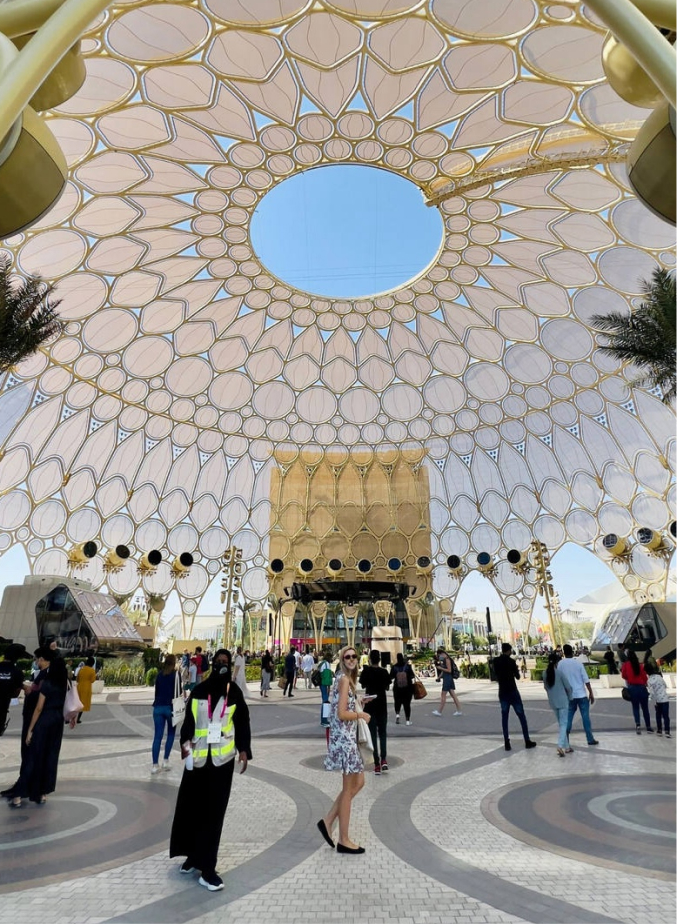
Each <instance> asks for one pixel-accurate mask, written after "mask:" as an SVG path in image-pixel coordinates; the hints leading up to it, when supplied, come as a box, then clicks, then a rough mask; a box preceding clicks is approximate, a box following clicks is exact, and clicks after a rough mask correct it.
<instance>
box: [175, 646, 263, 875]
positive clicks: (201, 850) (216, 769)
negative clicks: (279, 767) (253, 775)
mask: <svg viewBox="0 0 677 924" xmlns="http://www.w3.org/2000/svg"><path fill="white" fill-rule="evenodd" d="M196 712H197V715H198V721H197V726H196V721H195V713H196ZM208 719H209V721H211V722H218V721H220V723H221V726H222V737H221V739H220V742H219V743H218V744H214V745H212V746H210V745H207V744H206V741H207V737H206V735H207V732H206V730H205V729H206V727H207V725H208ZM231 722H232V728H231V726H230V723H231ZM196 731H197V732H200V731H201V732H202V736H201V735H199V734H197V735H196ZM231 736H234V747H232V749H231V750H230V751H229V750H228V748H229V744H232V740H231ZM250 745H251V729H250V725H249V709H248V707H247V704H246V702H245V700H244V696H243V695H242V691H241V690H240V688H239V687H238V685H237V684H236V683H231V656H230V652H229V651H226V650H225V649H223V648H221V649H219V651H217V652H216V654H215V655H214V659H213V661H212V670H211V673H210V675H209V677H208V678H207V679H206V680H205V681H203V682H202V683H199V684H198V685H197V686H196V687H195V689H194V690H193V691H192V693H191V695H190V698H189V700H188V703H187V705H186V717H185V719H184V722H183V726H182V727H181V754H182V756H183V757H184V758H186V757H188V755H189V753H191V751H192V750H193V749H195V751H194V753H195V754H196V755H198V754H199V753H200V749H201V748H202V749H207V750H208V753H207V756H206V760H204V759H203V761H202V762H201V760H200V759H199V758H197V759H195V761H194V767H193V769H192V770H189V769H188V768H187V767H184V771H183V777H182V778H181V785H180V787H179V794H178V797H177V801H176V810H175V812H174V822H173V824H172V833H171V838H170V842H169V856H170V857H176V856H179V857H186V858H187V859H186V861H185V862H184V863H182V864H181V867H180V871H181V872H182V873H192V872H193V870H199V871H200V873H201V876H200V880H199V882H200V885H202V886H204V887H205V888H207V889H209V891H210V892H216V891H219V890H220V889H222V888H223V881H222V879H221V878H220V877H219V876H218V874H217V872H216V861H217V857H218V852H219V843H220V841H221V831H222V829H223V819H224V817H225V814H226V809H227V808H228V799H229V798H230V788H231V785H232V782H233V772H234V768H235V755H236V753H237V755H238V760H239V762H240V764H241V765H242V766H241V769H240V773H244V772H245V770H246V769H247V761H249V760H251V759H252V754H251V748H250ZM213 748H215V749H216V750H215V753H216V755H217V756H216V757H215V759H214V760H212V750H213ZM224 755H225V756H224ZM200 764H201V765H200Z"/></svg>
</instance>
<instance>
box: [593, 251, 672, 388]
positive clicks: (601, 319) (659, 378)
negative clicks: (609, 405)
mask: <svg viewBox="0 0 677 924" xmlns="http://www.w3.org/2000/svg"><path fill="white" fill-rule="evenodd" d="M642 292H643V293H644V296H645V300H644V301H643V302H642V303H641V305H640V306H639V308H637V309H636V310H635V311H633V312H632V313H631V314H623V313H622V312H618V311H612V312H609V314H605V315H600V314H596V315H594V316H593V317H592V325H593V326H594V327H595V328H596V329H597V330H598V331H600V332H601V333H603V334H605V335H606V341H607V342H606V343H604V344H602V345H601V347H600V349H601V350H602V351H603V352H605V353H607V354H608V355H609V356H613V357H614V359H618V360H620V361H621V362H622V363H632V364H633V365H635V366H637V367H638V369H639V370H640V376H639V377H638V378H637V379H635V381H634V383H633V384H635V385H642V386H648V387H651V388H656V387H658V388H660V389H661V391H662V393H663V401H664V403H666V404H668V403H670V402H671V401H673V400H674V398H675V394H676V393H677V369H676V362H677V355H676V351H675V332H676V322H675V276H674V274H673V273H669V272H667V270H664V269H656V270H654V273H653V276H652V279H651V281H646V280H645V281H644V282H643V283H642Z"/></svg>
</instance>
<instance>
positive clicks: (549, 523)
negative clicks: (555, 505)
mask: <svg viewBox="0 0 677 924" xmlns="http://www.w3.org/2000/svg"><path fill="white" fill-rule="evenodd" d="M534 536H535V537H536V538H537V539H538V540H539V542H544V543H545V544H546V545H547V547H548V548H549V549H558V548H559V547H560V546H561V545H562V543H563V542H564V541H565V539H566V535H565V533H564V527H563V526H562V524H561V522H560V521H559V520H556V519H555V518H554V517H549V516H544V517H538V519H537V520H536V522H535V523H534Z"/></svg>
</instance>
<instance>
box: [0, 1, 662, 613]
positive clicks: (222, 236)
mask: <svg viewBox="0 0 677 924" xmlns="http://www.w3.org/2000/svg"><path fill="white" fill-rule="evenodd" d="M604 34H605V29H604V28H603V27H602V26H601V24H600V23H599V22H598V21H597V20H596V19H595V17H594V16H593V15H592V14H591V13H590V12H589V11H587V10H586V8H585V7H582V6H581V5H580V4H579V3H577V2H576V3H574V2H571V0H560V2H558V3H554V4H553V3H548V2H535V0H483V2H481V3H477V2H475V0H428V2H423V0H418V2H408V0H334V2H329V0H320V2H310V0H308V2H306V0H246V2H245V0H199V2H195V3H190V4H189V3H178V2H177V3H163V4H157V3H153V2H136V0H117V2H116V3H114V4H113V6H112V7H111V9H110V10H109V11H108V12H107V13H106V14H104V15H103V16H102V17H100V19H99V20H98V21H97V22H96V23H95V24H93V26H92V28H91V30H90V31H89V33H88V34H87V35H86V36H85V38H84V39H83V52H84V54H85V55H86V59H87V61H86V63H87V74H88V76H87V80H86V82H85V84H84V86H83V87H82V89H81V90H80V92H79V93H78V94H77V95H76V96H75V97H73V98H72V99H71V100H69V101H68V103H66V104H65V105H63V106H62V107H60V109H59V110H56V111H54V112H52V113H49V114H48V116H47V119H48V124H49V126H50V128H51V129H52V131H53V132H54V134H55V135H56V137H57V138H58V140H59V142H60V144H61V146H62V148H63V150H64V152H65V153H66V155H67V159H68V163H69V169H70V179H69V182H68V185H67V188H66V190H65V192H64V194H63V196H62V198H61V199H60V201H59V202H58V203H57V205H56V206H55V207H54V208H53V209H52V210H51V212H50V213H49V214H48V215H47V216H46V217H45V218H43V219H42V220H41V221H40V222H39V224H37V225H35V226H34V227H33V228H32V229H30V231H27V232H25V233H24V234H21V235H16V236H15V237H14V238H12V239H10V240H9V241H7V242H6V244H7V246H8V248H9V249H11V251H12V252H13V255H14V256H15V260H16V268H17V270H18V271H19V272H23V273H34V272H37V273H40V274H41V275H42V276H44V277H45V278H46V279H48V280H49V281H52V282H54V283H55V284H56V285H57V291H58V295H59V297H61V298H62V299H63V301H62V305H61V308H60V312H61V314H62V316H63V317H64V319H65V320H66V321H67V322H68V323H67V328H66V333H65V335H64V336H63V337H62V338H61V339H59V340H58V341H56V342H55V343H53V344H52V345H51V347H50V348H49V349H48V350H46V351H45V352H44V353H40V354H38V355H36V356H35V357H33V358H32V359H30V360H29V361H27V362H25V363H23V364H22V365H21V366H20V367H17V368H16V369H15V370H13V371H12V373H11V374H9V375H7V376H6V377H5V379H4V382H0V387H1V388H2V391H1V392H0V455H1V459H0V531H1V532H0V550H5V549H7V548H8V547H9V546H10V545H11V544H13V543H15V542H21V543H24V544H25V546H26V551H27V554H28V557H29V560H30V562H31V566H32V567H33V568H34V569H35V570H37V571H41V572H59V571H64V570H65V564H66V551H65V549H66V547H67V546H68V545H70V544H71V542H81V541H84V540H87V539H92V538H98V539H99V540H100V541H101V542H102V544H103V545H105V546H111V545H115V544H118V543H126V544H129V545H130V546H132V547H133V548H136V549H141V550H145V549H148V548H160V549H165V550H166V551H167V552H169V553H171V554H172V555H174V554H177V553H178V552H182V551H186V550H188V551H193V552H194V553H195V554H196V564H195V565H194V566H193V568H192V569H191V573H190V575H189V577H187V578H186V579H185V580H184V581H182V582H181V584H180V585H179V586H178V590H179V592H180V594H181V596H182V598H184V608H185V611H186V612H188V613H190V612H191V611H192V612H194V611H195V609H196V608H197V605H198V603H199V600H200V599H201V597H202V595H203V594H204V592H205V590H206V588H207V586H208V584H209V581H210V580H211V578H212V576H213V575H214V574H215V573H216V572H217V571H218V570H219V561H218V559H219V556H220V555H221V554H222V552H223V550H224V548H225V547H226V546H227V545H228V543H229V542H230V541H231V540H232V541H234V542H235V543H236V544H237V545H238V546H240V547H242V548H243V550H244V556H245V559H246V560H247V561H248V562H249V563H250V568H249V570H248V572H247V575H246V577H245V580H244V582H243V590H244V592H245V594H246V596H248V597H250V598H254V599H262V598H265V595H266V592H267V578H266V574H265V564H266V562H267V538H266V537H267V533H268V531H269V529H270V494H269V486H270V477H271V470H272V467H273V466H274V465H275V462H274V459H273V453H274V451H275V449H276V448H279V447H284V448H285V449H287V448H291V447H296V449H295V450H294V451H297V452H299V453H303V452H304V451H308V452H311V453H316V452H317V448H318V447H336V446H343V447H348V448H351V447H372V448H378V447H381V446H383V445H386V446H387V445H396V446H405V447H406V446H411V447H421V448H422V449H423V450H424V452H425V457H426V462H425V464H426V465H427V466H428V467H429V469H430V486H431V495H432V509H431V522H432V529H433V533H434V536H433V554H434V556H435V560H436V562H437V563H438V565H439V568H438V572H439V573H438V574H437V578H436V579H437V585H436V586H437V587H438V588H439V590H440V592H441V593H447V594H451V593H452V592H453V590H454V588H453V586H452V585H453V579H451V578H450V577H449V576H448V575H447V573H446V569H445V568H444V567H442V563H443V562H444V561H445V560H446V556H447V555H449V554H452V553H453V554H458V555H461V556H463V555H465V554H467V553H472V552H475V553H477V552H479V551H487V552H489V553H491V554H492V555H497V556H499V557H500V556H501V555H502V556H504V555H505V550H506V549H508V548H519V549H524V548H526V546H527V545H528V543H529V541H530V540H531V539H532V538H534V537H535V538H537V539H539V540H541V541H543V542H545V543H546V544H547V546H548V547H549V548H550V549H551V550H556V549H557V548H559V547H560V546H561V545H562V544H563V543H564V542H565V541H567V540H569V541H573V542H575V543H578V544H580V545H584V546H588V547H591V548H595V549H596V551H598V552H600V554H602V553H601V550H600V549H599V539H600V537H601V536H603V535H604V534H605V533H608V532H616V533H618V534H621V535H628V534H629V533H630V532H631V531H632V529H633V528H634V527H636V526H649V527H651V528H653V529H656V530H662V529H665V528H666V526H667V524H668V522H669V520H670V519H672V518H673V517H674V516H675V510H674V486H673V472H674V458H673V455H672V454H673V453H674V416H673V414H672V412H671V411H670V410H669V409H668V408H666V407H665V406H663V405H662V404H661V402H660V396H658V395H655V394H651V393H648V392H647V391H645V390H641V389H636V388H633V387H632V386H631V384H630V382H631V380H632V379H633V377H634V371H633V370H630V369H621V368H620V367H619V366H618V365H617V364H616V363H615V362H614V361H612V360H610V359H609V357H607V356H605V355H604V354H603V353H601V352H600V350H599V348H598V339H597V335H596V334H595V332H594V330H592V329H591V327H590V324H589V321H590V317H591V315H592V314H595V313H603V312H605V311H611V310H619V309H620V310H627V306H628V305H629V304H631V303H632V302H633V300H634V299H636V298H637V297H638V295H639V292H640V285H641V281H642V280H643V279H646V278H648V277H649V276H650V275H651V272H652V270H653V269H654V268H655V267H657V266H665V267H672V266H673V265H674V236H673V233H672V230H671V229H670V228H669V227H668V226H667V225H665V224H663V223H662V222H660V221H659V220H658V219H657V218H655V217H653V216H652V215H651V214H650V213H649V212H648V211H647V210H646V209H645V207H644V206H643V205H642V204H641V203H640V202H638V201H637V199H636V198H635V197H634V195H633V193H632V192H631V190H630V188H629V185H628V183H627V178H626V175H625V168H624V166H623V163H622V156H623V153H624V150H625V145H626V143H627V141H628V140H629V139H631V138H632V137H634V135H635V133H636V131H637V128H638V127H639V125H640V124H641V123H642V122H643V121H644V119H645V118H646V116H647V114H648V113H647V111H646V110H640V109H637V108H635V107H632V106H629V105H628V104H626V103H624V102H623V101H621V100H620V99H619V98H618V97H617V96H616V95H615V94H614V93H613V91H612V90H611V89H610V87H609V86H608V84H607V83H606V81H605V79H604V75H603V72H602V67H601V58H600V53H601V46H602V41H603V38H604ZM345 163H361V164H367V165H371V166H379V167H382V168H384V169H388V170H391V171H394V172H396V173H398V174H400V175H401V176H404V177H407V178H408V179H410V180H411V181H412V182H414V183H416V184H417V185H418V186H419V187H420V188H421V190H422V192H423V194H424V196H425V197H426V198H427V199H428V200H429V201H431V202H435V203H439V208H440V210H441V213H442V218H443V221H444V237H443V240H442V241H441V242H440V249H439V252H438V253H437V255H436V257H435V259H434V260H433V262H432V263H431V265H430V266H428V268H427V270H426V271H425V272H423V273H422V274H420V275H419V276H418V277H417V278H416V279H415V280H413V281H411V282H410V283H409V284H408V285H407V286H405V287H401V288H399V289H397V290H393V291H389V292H386V293H382V294H377V295H371V296H368V297H364V298H361V299H351V300H337V299H329V298H323V297H321V295H315V294H312V293H306V292H302V291H299V290H296V289H293V288H292V287H290V286H288V285H286V284H285V282H284V281H283V280H280V279H277V278H275V277H273V276H272V275H271V274H270V273H269V272H268V271H267V269H266V268H265V266H263V265H262V264H261V263H260V261H259V260H258V258H257V255H256V253H255V252H254V250H253V249H252V246H251V242H250V237H249V224H250V220H251V217H252V214H253V211H254V210H255V209H256V207H257V205H258V204H259V203H260V201H261V199H262V198H263V197H264V196H265V194H266V192H267V191H268V190H270V189H271V188H272V187H273V186H274V185H275V184H277V183H280V182H281V181H283V180H284V179H285V178H287V177H289V176H291V175H292V174H294V173H297V172H299V171H303V170H307V169H309V168H312V167H320V166H326V165H331V164H345ZM432 207H436V206H434V205H433V206H432ZM629 568H630V571H631V572H632V573H631V574H628V575H627V577H626V584H627V586H628V589H631V590H637V589H638V588H640V587H641V588H644V589H645V590H646V592H648V593H649V594H650V595H652V596H661V594H662V589H661V582H662V580H663V578H664V574H665V564H664V562H663V561H662V560H660V559H657V558H655V557H651V556H649V555H647V554H645V553H643V552H641V551H640V550H636V551H635V552H634V553H633V561H632V565H631V566H629ZM88 569H89V573H90V576H92V577H93V578H94V579H95V580H97V579H102V575H103V572H102V563H101V562H100V561H99V560H98V559H97V560H96V561H94V562H92V563H91V564H90V565H89V566H88ZM134 580H137V579H136V577H135V572H134V573H132V566H131V565H130V566H129V568H128V569H126V570H125V569H123V571H122V572H120V574H117V575H111V576H110V577H109V578H108V583H109V586H111V589H114V590H118V591H120V592H123V591H124V590H125V588H127V586H128V585H129V586H130V587H131V584H132V583H133V581H134ZM147 580H148V581H149V582H150V585H149V586H150V589H152V590H153V591H155V592H164V591H165V590H166V589H168V587H169V586H170V585H171V579H170V577H169V566H168V565H162V566H160V569H159V570H158V573H157V574H156V575H155V576H154V577H152V578H149V579H147ZM168 581H169V584H168ZM450 582H451V583H450ZM628 582H629V583H628ZM508 583H509V582H508ZM497 589H498V590H499V593H501V594H502V596H503V597H504V599H508V597H510V595H511V592H510V589H509V587H508V586H507V585H506V587H501V586H498V587H497ZM532 602H533V601H530V600H522V601H519V600H518V599H517V597H512V598H511V599H510V600H508V605H509V607H510V608H518V607H521V608H524V609H527V610H528V609H530V607H531V605H532Z"/></svg>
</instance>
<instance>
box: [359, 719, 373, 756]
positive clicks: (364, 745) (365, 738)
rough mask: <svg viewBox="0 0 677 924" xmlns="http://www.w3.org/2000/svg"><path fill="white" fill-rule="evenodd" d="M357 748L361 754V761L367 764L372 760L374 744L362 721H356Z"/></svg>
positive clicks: (365, 724)
mask: <svg viewBox="0 0 677 924" xmlns="http://www.w3.org/2000/svg"><path fill="white" fill-rule="evenodd" d="M357 746H358V747H359V749H360V751H361V753H362V759H363V760H365V761H367V762H368V761H370V760H373V759H374V742H373V741H372V740H371V732H370V731H369V726H368V725H367V722H366V721H365V720H364V719H358V720H357Z"/></svg>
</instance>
